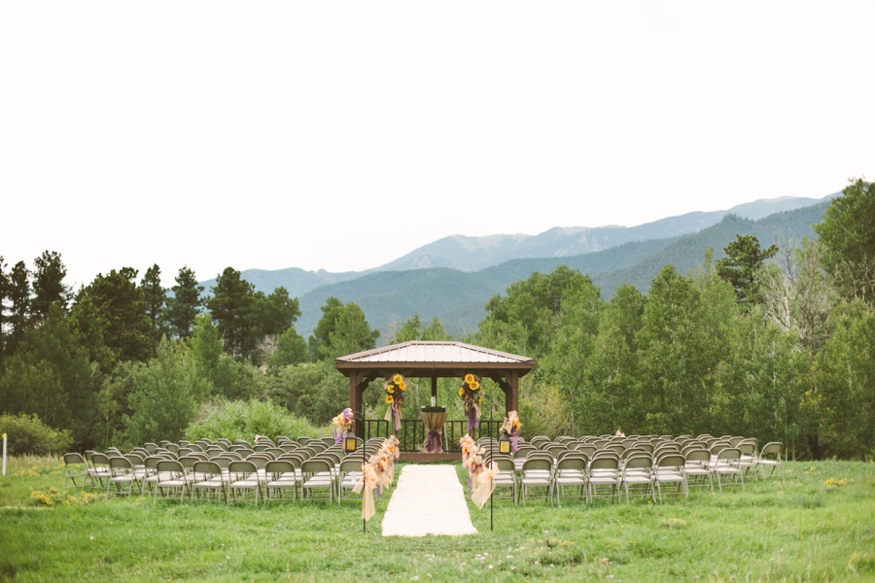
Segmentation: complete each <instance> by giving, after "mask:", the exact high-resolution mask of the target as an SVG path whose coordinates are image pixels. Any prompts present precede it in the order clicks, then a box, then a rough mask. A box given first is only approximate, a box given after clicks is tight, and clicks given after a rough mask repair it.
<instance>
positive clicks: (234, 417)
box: [185, 399, 331, 441]
mask: <svg viewBox="0 0 875 583" xmlns="http://www.w3.org/2000/svg"><path fill="white" fill-rule="evenodd" d="M330 434H331V431H330V429H329V428H328V427H316V426H315V425H312V424H311V423H310V422H309V421H307V420H306V419H301V418H299V417H295V416H294V415H292V414H291V413H289V412H288V411H286V410H285V409H283V408H282V407H280V406H278V405H275V404H273V403H272V402H270V401H266V402H265V401H258V400H256V399H250V400H249V401H248V402H245V401H225V400H223V399H218V400H214V401H209V402H207V403H205V404H204V405H202V406H201V407H200V409H199V410H198V414H197V418H196V420H195V421H194V422H193V423H191V424H190V425H189V426H188V427H187V428H186V429H185V437H186V439H188V440H191V441H195V440H197V439H200V438H202V437H206V438H208V439H213V440H215V439H218V438H220V437H225V438H227V439H230V440H232V441H233V440H235V439H246V440H252V438H253V437H255V435H266V436H268V437H271V438H274V439H276V438H277V437H278V436H280V435H284V436H286V437H289V438H291V439H297V438H298V437H301V436H307V437H320V436H327V435H330Z"/></svg>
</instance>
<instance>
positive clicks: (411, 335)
mask: <svg viewBox="0 0 875 583" xmlns="http://www.w3.org/2000/svg"><path fill="white" fill-rule="evenodd" d="M410 340H430V341H437V340H452V337H451V336H450V335H449V334H447V331H446V330H445V329H444V325H443V324H442V323H441V321H440V318H438V317H437V316H435V317H434V318H432V321H431V323H430V324H429V325H428V326H426V327H425V328H423V327H422V318H421V316H420V315H419V314H418V313H416V314H414V315H412V316H410V318H408V319H407V320H405V321H404V323H402V324H401V327H400V328H399V329H398V332H397V333H396V334H395V337H394V338H393V339H392V341H391V342H390V343H389V344H401V343H402V342H409V341H410Z"/></svg>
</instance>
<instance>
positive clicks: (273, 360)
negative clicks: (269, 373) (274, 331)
mask: <svg viewBox="0 0 875 583" xmlns="http://www.w3.org/2000/svg"><path fill="white" fill-rule="evenodd" d="M306 361H307V342H306V340H304V337H303V336H301V335H300V334H298V332H297V331H296V330H295V328H294V327H290V328H288V329H287V330H286V331H285V332H283V333H282V335H280V337H279V340H278V341H277V349H276V352H274V353H273V354H272V355H271V356H270V357H269V358H268V359H267V363H268V364H269V365H270V366H273V367H281V366H288V365H291V364H299V363H302V362H306Z"/></svg>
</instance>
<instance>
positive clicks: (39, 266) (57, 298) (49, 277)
mask: <svg viewBox="0 0 875 583" xmlns="http://www.w3.org/2000/svg"><path fill="white" fill-rule="evenodd" d="M34 266H35V267H36V271H35V272H34V276H33V300H32V301H31V315H32V317H33V319H34V321H35V322H41V321H42V320H43V318H45V317H46V314H48V312H49V306H51V305H52V304H53V303H55V302H58V305H60V306H61V310H62V311H64V312H66V310H67V302H68V301H69V299H70V290H69V288H68V287H67V286H66V285H65V284H64V278H65V277H66V276H67V268H66V266H64V262H63V261H61V255H60V253H57V252H55V251H43V253H42V255H40V256H39V257H37V258H36V259H34Z"/></svg>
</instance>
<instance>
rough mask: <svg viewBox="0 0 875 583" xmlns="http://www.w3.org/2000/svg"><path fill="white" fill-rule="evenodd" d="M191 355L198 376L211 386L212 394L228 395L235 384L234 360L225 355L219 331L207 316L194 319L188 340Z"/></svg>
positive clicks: (198, 316)
mask: <svg viewBox="0 0 875 583" xmlns="http://www.w3.org/2000/svg"><path fill="white" fill-rule="evenodd" d="M189 345H190V346H191V355H192V358H194V360H195V362H196V363H197V367H198V374H199V375H200V376H201V377H203V378H205V379H207V381H209V383H210V384H211V385H212V392H213V393H215V394H219V395H229V394H230V393H232V392H233V387H234V384H235V382H236V375H235V372H234V360H233V358H231V357H230V356H228V355H227V354H225V352H224V350H223V346H222V338H221V336H220V335H219V329H218V328H217V327H216V325H215V324H213V320H212V318H211V317H210V315H209V314H198V315H197V316H196V317H195V324H194V332H193V334H192V336H191V338H190V339H189Z"/></svg>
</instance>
